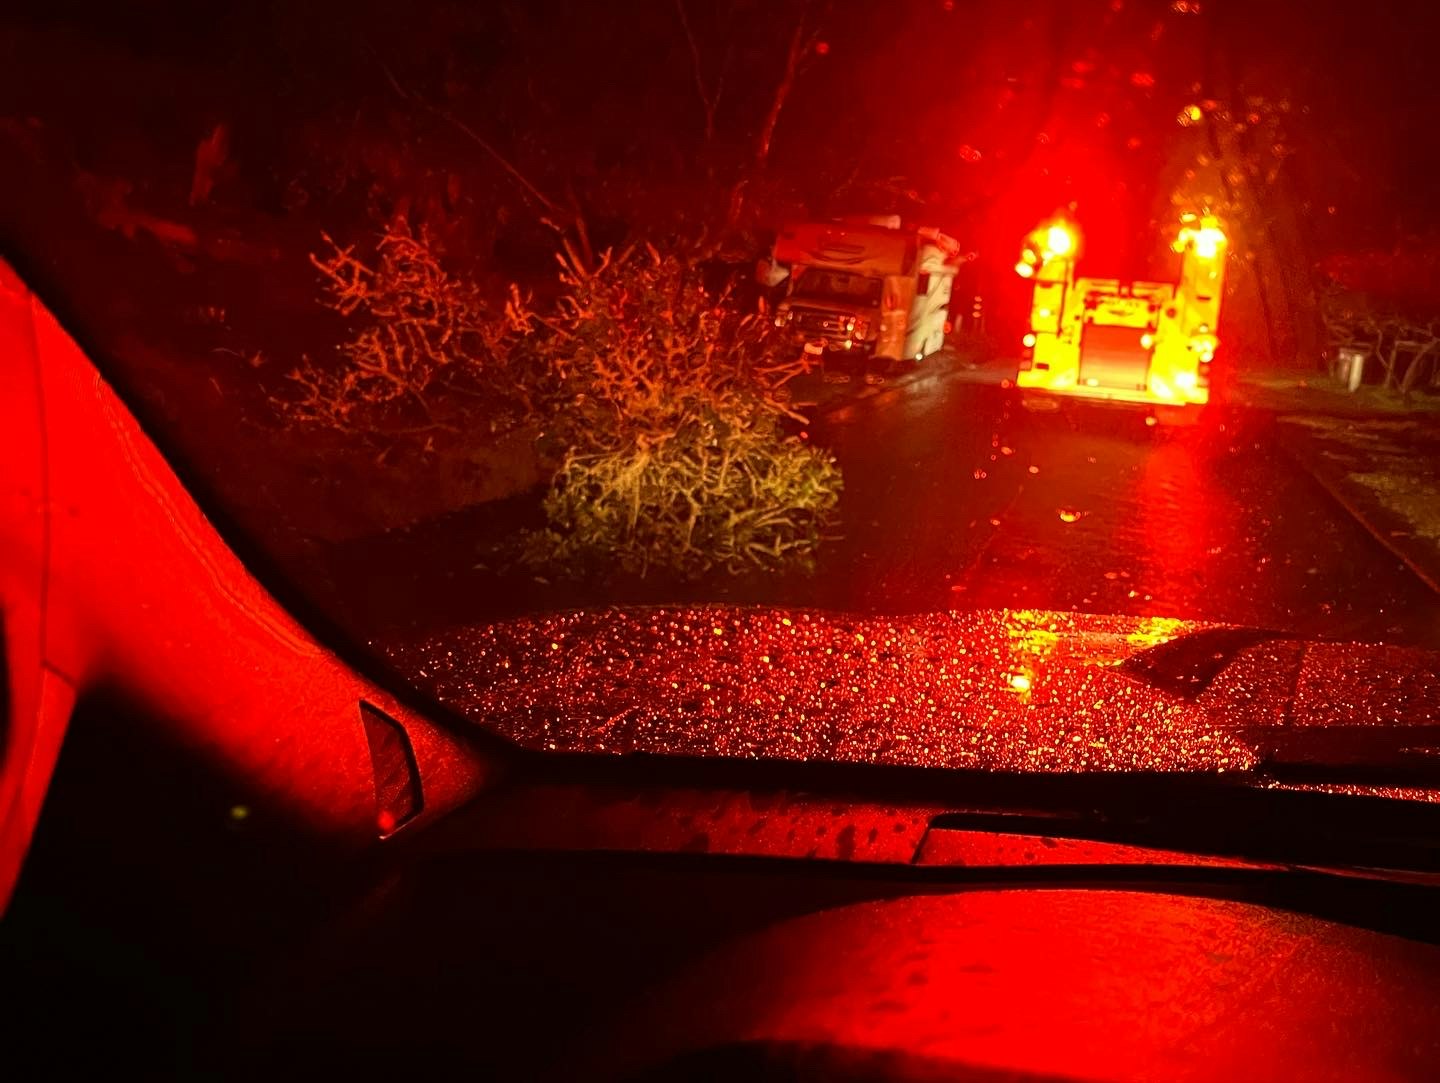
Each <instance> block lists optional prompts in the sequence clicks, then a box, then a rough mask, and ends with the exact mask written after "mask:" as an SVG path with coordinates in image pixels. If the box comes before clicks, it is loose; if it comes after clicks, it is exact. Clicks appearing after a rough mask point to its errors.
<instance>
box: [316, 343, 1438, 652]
mask: <svg viewBox="0 0 1440 1083" xmlns="http://www.w3.org/2000/svg"><path fill="white" fill-rule="evenodd" d="M1003 375H1004V371H1003V369H997V370H991V371H990V372H989V373H988V375H987V374H986V372H985V370H975V371H969V372H967V371H965V370H963V369H961V370H959V371H958V372H956V371H954V370H951V372H949V373H945V372H939V371H937V374H936V375H935V376H933V377H925V378H922V379H919V380H916V381H913V382H910V383H907V384H904V385H903V386H895V387H890V388H885V389H883V390H881V391H880V393H878V394H875V395H873V396H870V397H866V398H861V399H857V400H855V401H852V402H849V403H846V404H845V405H843V406H842V407H840V408H838V409H834V410H832V411H830V412H829V413H828V414H827V415H826V416H825V417H824V418H817V419H816V420H815V424H813V425H812V426H811V430H810V432H811V438H812V439H813V440H814V441H815V442H816V443H817V444H822V445H824V446H827V447H830V448H832V449H833V450H834V451H835V453H836V455H837V456H838V458H839V460H840V464H841V466H842V469H843V471H844V475H845V486H846V488H845V495H844V499H843V502H842V514H843V518H844V522H843V537H842V538H841V539H840V540H838V541H836V542H835V543H833V544H832V545H831V546H830V547H829V548H828V549H827V550H826V552H825V553H824V555H823V557H822V559H821V560H820V562H819V567H818V568H817V569H816V571H815V573H814V574H813V575H803V574H790V575H786V576H782V577H776V576H764V577H753V578H746V579H740V580H728V579H727V580H717V581H714V582H709V583H700V584H690V585H680V584H674V583H664V582H661V581H658V580H650V581H645V582H638V583H627V584H619V585H617V584H608V585H591V586H588V587H577V586H575V585H563V584H555V583H544V582H537V581H535V580H534V579H533V578H531V577H530V576H528V575H525V574H521V573H512V574H508V575H504V576H501V575H498V574H497V573H496V571H495V570H494V569H493V568H492V567H490V566H489V565H488V564H487V563H486V561H485V557H484V554H483V552H481V553H479V554H478V555H477V543H476V539H477V537H480V536H481V535H483V534H484V533H485V532H486V530H487V529H492V528H493V526H494V522H495V520H496V515H495V512H494V511H493V509H478V510H477V511H476V512H473V513H461V514H458V515H455V516H452V517H449V518H448V519H446V520H443V521H441V522H438V523H430V524H424V525H422V526H418V527H415V528H412V529H410V530H407V531H401V532H392V533H391V534H389V535H386V536H384V537H382V538H376V539H367V540H364V541H360V542H354V543H349V544H347V545H344V546H340V547H337V548H336V549H334V550H332V551H331V552H329V553H327V554H326V555H325V558H324V560H323V562H322V564H321V566H320V568H319V569H318V572H319V574H317V575H316V576H315V577H313V582H314V583H315V584H316V585H317V586H318V588H319V594H320V596H319V597H318V598H317V599H316V600H317V601H318V602H319V604H320V606H321V608H322V609H324V610H325V611H327V612H329V613H332V614H336V615H338V616H339V618H340V621H341V623H342V624H344V625H345V626H347V628H348V630H349V631H350V632H351V634H352V635H354V636H356V637H358V638H361V639H386V638H389V637H391V636H392V635H397V634H398V635H411V634H414V633H416V632H431V631H437V630H440V629H443V628H446V627H450V626H454V625H457V624H471V623H479V622H485V621H489V620H494V619H496V618H500V617H505V616H511V615H517V614H521V613H531V612H536V611H548V610H557V609H568V608H576V607H583V606H594V605H602V604H606V603H611V602H626V603H658V602H677V603H678V602H701V601H734V602H767V603H774V604H784V605H794V606H813V607H818V608H824V609H831V610H841V611H850V612H859V613H906V612H928V611H935V610H948V609H976V608H997V607H1011V608H1017V607H1019V608H1034V609H1054V610H1067V611H1069V610H1073V611H1079V612H1087V613H1101V614H1126V615H1136V616H1160V617H1181V618H1190V619H1201V620H1211V621H1224V622H1234V623H1239V624H1245V625H1252V626H1259V627H1265V628H1270V629H1275V630H1281V631H1286V632H1293V633H1300V634H1303V635H1307V636H1318V637H1326V638H1345V639H1358V640H1369V641H1388V642H1397V643H1408V644H1415V645H1425V646H1431V647H1440V598H1437V597H1436V596H1435V595H1434V593H1433V592H1431V591H1430V590H1429V589H1428V588H1427V587H1426V586H1425V585H1424V584H1423V583H1422V582H1420V581H1419V580H1418V579H1417V578H1416V577H1415V576H1414V575H1413V574H1412V573H1410V572H1409V571H1408V570H1407V569H1406V568H1405V567H1404V565H1403V564H1401V563H1400V562H1399V561H1398V560H1396V558H1395V557H1394V556H1392V555H1391V554H1390V553H1389V552H1388V551H1387V550H1385V549H1384V548H1383V547H1382V546H1381V545H1379V543H1377V542H1376V541H1375V540H1374V539H1373V538H1372V537H1371V536H1370V535H1369V534H1368V533H1366V532H1365V530H1364V529H1363V528H1362V527H1361V526H1360V525H1359V524H1358V523H1356V522H1355V521H1354V520H1353V519H1352V518H1350V516H1349V515H1348V514H1347V513H1346V512H1345V511H1344V510H1343V509H1342V508H1341V507H1340V506H1339V505H1338V504H1336V503H1335V502H1334V500H1333V499H1332V498H1330V497H1329V496H1328V494H1326V493H1325V491H1324V490H1323V489H1321V488H1320V486H1319V485H1318V484H1317V483H1315V482H1314V481H1313V480H1312V479H1311V478H1310V477H1309V475H1308V474H1307V473H1306V472H1305V471H1303V470H1302V469H1300V468H1299V467H1298V466H1297V465H1296V463H1295V462H1294V461H1292V459H1291V458H1290V457H1289V456H1288V455H1287V454H1286V452H1285V451H1284V449H1283V448H1282V447H1281V446H1279V443H1278V441H1279V438H1280V437H1279V434H1278V433H1277V431H1276V430H1275V428H1274V426H1273V424H1272V423H1271V421H1270V419H1269V418H1268V417H1267V416H1265V415H1262V414H1258V413H1253V412H1246V411H1243V410H1238V409H1237V410H1232V411H1220V410H1216V411H1214V412H1213V413H1214V416H1213V417H1211V418H1210V419H1208V420H1207V421H1206V423H1204V424H1202V425H1199V426H1195V427H1191V428H1171V427H1168V426H1164V425H1157V426H1150V425H1147V424H1146V423H1145V414H1144V412H1143V411H1135V410H1128V409H1114V408H1105V407H1096V406H1085V405H1074V404H1066V406H1065V407H1064V408H1062V409H1060V410H1057V411H1054V412H1046V413H1034V412H1031V411H1029V410H1026V409H1024V408H1023V407H1022V406H1021V405H1020V404H1019V402H1018V400H1017V398H1016V395H1015V392H1014V391H1013V390H1009V389H1007V388H1005V387H1003V386H1001V385H1000V382H999V381H1000V379H1001V377H1002V376H1003ZM532 514H533V513H532ZM537 525H538V523H537ZM492 532H493V530H492ZM477 563H478V564H479V565H480V566H478V567H477Z"/></svg>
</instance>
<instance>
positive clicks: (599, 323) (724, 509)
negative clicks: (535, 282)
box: [535, 248, 841, 575]
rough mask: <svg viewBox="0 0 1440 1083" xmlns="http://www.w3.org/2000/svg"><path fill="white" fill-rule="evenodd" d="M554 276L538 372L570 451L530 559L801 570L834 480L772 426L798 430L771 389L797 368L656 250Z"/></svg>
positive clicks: (755, 325)
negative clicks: (555, 396)
mask: <svg viewBox="0 0 1440 1083" xmlns="http://www.w3.org/2000/svg"><path fill="white" fill-rule="evenodd" d="M561 262H562V281H563V282H564V284H565V285H566V286H567V287H568V289H569V293H568V295H567V296H566V297H565V298H564V299H563V300H562V301H561V303H560V307H559V312H558V314H557V317H556V318H555V320H553V321H551V322H550V323H549V332H550V335H549V339H548V342H547V344H546V346H547V354H546V361H547V364H548V366H549V368H550V371H551V373H552V375H553V377H554V379H555V381H556V384H557V386H558V387H559V388H560V389H561V391H560V402H559V409H558V411H557V413H556V418H555V424H556V426H557V429H558V434H559V435H560V437H561V440H562V441H563V443H564V445H565V446H566V447H567V449H568V450H567V451H566V453H565V456H564V460H563V463H562V465H561V467H560V470H559V471H558V473H557V474H556V477H555V480H554V482H553V484H552V486H551V489H550V492H549V494H548V496H547V498H546V501H545V510H546V513H547V516H548V517H549V520H550V524H551V529H550V530H549V531H547V532H545V533H544V534H543V535H542V536H541V537H539V538H538V539H536V540H537V542H538V544H537V545H536V547H535V550H536V555H537V557H538V558H540V559H542V560H545V561H555V560H560V561H563V562H566V563H568V564H570V565H571V566H575V567H579V566H585V565H588V564H592V563H595V562H604V563H613V564H616V565H618V566H619V567H620V568H622V569H624V570H626V571H630V572H638V573H641V574H643V573H645V572H647V571H650V570H652V569H656V570H665V571H668V572H672V573H678V574H681V575H696V574H701V573H704V572H706V571H709V570H711V569H723V570H725V571H729V572H739V571H742V570H745V569H749V568H756V567H760V568H777V567H781V566H785V565H789V564H791V563H793V562H795V561H797V560H799V561H801V562H804V561H805V560H808V559H809V558H810V557H812V556H813V555H814V553H815V551H816V549H817V548H818V547H819V546H820V544H821V542H822V540H823V539H824V537H825V535H826V533H827V531H828V529H829V528H830V527H831V526H832V525H833V523H834V521H835V517H836V510H837V507H838V503H839V496H840V489H841V478H840V473H839V470H838V468H837V467H836V465H835V463H834V460H833V459H832V458H831V456H829V455H828V454H827V453H825V452H823V451H820V450H818V449H816V448H813V447H811V446H809V445H808V444H806V443H805V442H804V441H803V440H802V439H800V438H799V437H797V436H793V435H787V434H786V433H785V432H784V429H783V426H782V419H783V418H784V417H786V416H790V417H798V415H795V414H793V413H792V412H791V411H790V409H789V408H788V406H787V398H788V396H787V394H786V390H785V384H786V383H787V382H788V381H789V380H790V379H791V378H792V377H793V376H795V375H798V374H799V373H800V372H803V371H804V370H805V362H804V360H803V359H802V358H798V357H794V356H793V355H794V354H795V353H796V351H786V349H785V348H784V346H783V344H782V343H780V342H779V341H777V337H776V336H775V335H774V334H773V333H772V329H771V327H770V325H769V323H768V322H767V321H766V320H764V319H763V318H762V317H760V316H759V315H757V314H748V315H747V314H743V313H739V312H737V311H735V310H734V308H733V307H731V306H730V305H728V304H727V298H726V297H724V296H723V295H722V296H718V297H717V296H711V295H710V294H709V293H707V292H706V290H705V289H704V288H703V286H702V285H701V284H700V282H699V281H698V278H697V276H696V275H694V274H693V273H692V272H691V271H689V269H687V267H686V266H685V265H684V264H683V263H681V262H680V261H678V260H676V259H670V258H663V257H662V256H661V255H660V253H659V252H657V251H656V250H655V249H654V248H646V249H644V250H640V251H634V250H632V251H629V252H627V253H624V254H622V255H621V256H619V257H617V258H611V257H609V256H608V255H607V256H606V257H605V258H604V259H602V260H601V262H600V264H599V266H597V267H595V268H593V269H589V268H585V267H583V266H582V265H581V262H580V261H579V260H578V259H577V258H575V257H574V255H573V254H571V255H570V257H569V258H566V259H562V261H561ZM801 420H803V419H801Z"/></svg>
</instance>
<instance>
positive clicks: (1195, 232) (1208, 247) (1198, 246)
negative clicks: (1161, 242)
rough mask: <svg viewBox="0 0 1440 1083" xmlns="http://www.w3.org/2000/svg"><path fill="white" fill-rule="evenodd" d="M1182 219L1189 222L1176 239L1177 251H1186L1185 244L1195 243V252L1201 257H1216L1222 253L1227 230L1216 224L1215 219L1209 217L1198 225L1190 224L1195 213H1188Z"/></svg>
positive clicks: (1175, 246)
mask: <svg viewBox="0 0 1440 1083" xmlns="http://www.w3.org/2000/svg"><path fill="white" fill-rule="evenodd" d="M1181 221H1182V222H1186V223H1187V224H1186V225H1185V226H1184V227H1183V228H1182V229H1181V230H1180V236H1179V237H1177V238H1176V239H1175V245H1174V248H1175V251H1176V252H1183V251H1185V246H1186V245H1187V244H1191V243H1193V244H1194V245H1195V254H1196V255H1197V256H1199V257H1200V258H1201V259H1214V258H1215V257H1216V256H1218V255H1219V254H1220V246H1221V245H1222V244H1224V243H1225V231H1224V230H1222V229H1221V228H1220V227H1219V226H1217V225H1215V219H1213V218H1207V219H1205V220H1203V221H1202V222H1201V224H1200V225H1199V226H1198V227H1196V226H1193V225H1189V224H1188V223H1189V222H1193V221H1194V216H1193V215H1187V216H1185V217H1183V218H1182V219H1181Z"/></svg>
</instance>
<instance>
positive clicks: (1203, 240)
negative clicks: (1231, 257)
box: [1195, 226, 1225, 259]
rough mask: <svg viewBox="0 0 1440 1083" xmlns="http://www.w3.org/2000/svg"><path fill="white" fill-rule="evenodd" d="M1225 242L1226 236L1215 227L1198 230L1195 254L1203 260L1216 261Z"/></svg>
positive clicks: (1196, 232)
mask: <svg viewBox="0 0 1440 1083" xmlns="http://www.w3.org/2000/svg"><path fill="white" fill-rule="evenodd" d="M1224 240H1225V234H1223V233H1221V232H1220V231H1219V230H1218V229H1216V228H1215V227H1214V226H1205V227H1204V228H1202V229H1198V230H1196V231H1195V254H1196V255H1197V256H1199V257H1200V258H1201V259H1214V258H1215V255H1216V253H1218V252H1219V251H1220V245H1221V243H1223V242H1224Z"/></svg>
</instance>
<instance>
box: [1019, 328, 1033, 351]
mask: <svg viewBox="0 0 1440 1083" xmlns="http://www.w3.org/2000/svg"><path fill="white" fill-rule="evenodd" d="M1020 343H1021V345H1023V346H1024V347H1025V348H1026V349H1027V350H1028V349H1030V348H1031V347H1032V346H1034V345H1035V332H1034V331H1026V332H1025V337H1024V338H1022V339H1021V340H1020Z"/></svg>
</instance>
